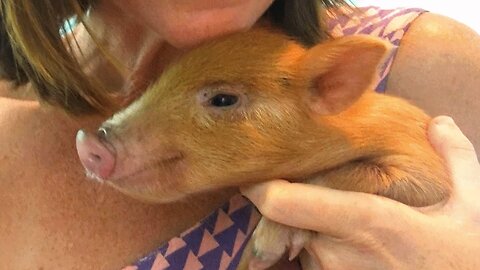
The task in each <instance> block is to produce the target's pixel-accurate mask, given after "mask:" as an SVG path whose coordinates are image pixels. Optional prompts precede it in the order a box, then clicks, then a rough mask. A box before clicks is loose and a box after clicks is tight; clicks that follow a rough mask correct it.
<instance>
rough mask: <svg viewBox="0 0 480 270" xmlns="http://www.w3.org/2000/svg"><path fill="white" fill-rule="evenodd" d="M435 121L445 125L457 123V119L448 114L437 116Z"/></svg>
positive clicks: (437, 123)
mask: <svg viewBox="0 0 480 270" xmlns="http://www.w3.org/2000/svg"><path fill="white" fill-rule="evenodd" d="M433 121H434V124H435V125H445V126H450V125H454V126H455V125H456V124H455V121H453V118H451V117H450V116H446V115H442V116H438V117H435V119H434V120H433Z"/></svg>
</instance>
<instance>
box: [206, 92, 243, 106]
mask: <svg viewBox="0 0 480 270" xmlns="http://www.w3.org/2000/svg"><path fill="white" fill-rule="evenodd" d="M237 101H238V97H237V96H234V95H228V94H218V95H216V96H214V97H212V98H211V99H210V105H212V106H215V107H228V106H232V105H234V104H235V103H237Z"/></svg>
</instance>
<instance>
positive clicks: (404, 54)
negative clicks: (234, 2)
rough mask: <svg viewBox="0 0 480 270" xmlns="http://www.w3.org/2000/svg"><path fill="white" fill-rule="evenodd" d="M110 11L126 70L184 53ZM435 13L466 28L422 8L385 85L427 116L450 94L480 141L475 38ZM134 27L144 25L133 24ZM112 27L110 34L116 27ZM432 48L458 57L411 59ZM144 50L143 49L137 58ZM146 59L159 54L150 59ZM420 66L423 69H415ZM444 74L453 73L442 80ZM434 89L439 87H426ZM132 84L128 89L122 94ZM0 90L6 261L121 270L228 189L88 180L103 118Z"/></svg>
mask: <svg viewBox="0 0 480 270" xmlns="http://www.w3.org/2000/svg"><path fill="white" fill-rule="evenodd" d="M126 2H128V1H126ZM132 3H133V2H132ZM111 10H113V9H111ZM112 12H113V11H112ZM118 12H121V11H118ZM110 15H111V16H107V15H105V16H104V19H108V18H110V19H112V18H117V19H118V18H122V20H124V21H128V25H129V26H130V28H127V29H130V30H131V31H132V32H133V30H134V29H137V31H134V33H136V34H138V35H139V36H138V37H137V38H136V39H128V38H127V37H128V34H125V38H124V39H122V40H123V41H124V43H123V45H124V48H126V49H125V50H124V51H122V52H119V51H116V52H115V51H114V52H115V55H116V56H118V57H119V59H120V60H121V61H123V62H124V63H127V64H128V65H129V67H130V69H131V71H132V72H134V71H139V70H140V72H137V73H136V74H138V76H139V78H149V77H153V76H156V75H157V73H159V72H161V69H162V66H163V65H164V64H165V63H167V62H168V61H172V59H171V55H177V54H181V52H182V50H184V49H185V47H182V48H180V49H178V48H175V46H172V45H168V44H166V43H165V42H162V38H161V37H160V36H159V35H157V34H154V33H157V32H155V31H152V29H151V28H149V27H148V26H147V25H149V24H148V23H147V22H136V21H132V20H130V19H129V20H126V19H125V18H127V17H126V16H115V14H110ZM117 15H118V14H117ZM128 18H130V17H128ZM432 21H433V22H435V23H436V25H438V27H440V28H445V29H448V27H447V25H453V26H451V27H457V29H456V30H455V31H457V32H458V31H469V30H467V29H465V28H464V27H463V26H461V25H459V24H457V23H452V22H451V21H449V20H448V19H445V18H440V17H437V16H435V15H428V14H427V15H423V16H422V17H421V18H420V19H418V20H417V21H416V22H415V23H414V25H413V26H412V27H411V30H410V32H409V34H407V36H406V37H405V39H404V41H403V43H402V48H404V49H401V50H400V52H399V54H398V55H397V58H396V61H395V63H394V66H393V71H392V73H391V79H390V82H389V86H388V88H389V89H397V91H396V92H393V90H392V91H390V90H387V91H390V93H395V94H399V95H401V96H405V97H407V98H411V99H412V100H414V102H417V103H418V104H420V105H421V106H423V107H424V108H426V109H427V111H429V112H430V113H432V114H437V112H438V111H436V110H437V109H440V108H439V107H437V106H436V105H435V104H442V103H441V101H442V100H448V101H449V109H450V110H449V111H444V112H443V113H445V114H448V115H451V116H452V117H453V118H454V119H456V122H457V123H459V125H460V127H461V128H462V130H464V131H465V133H466V134H467V136H469V137H470V138H471V139H472V141H473V142H474V144H475V145H476V146H477V148H478V146H479V145H480V141H478V139H479V138H480V127H479V126H478V125H476V124H475V122H474V121H473V119H472V118H471V117H470V115H473V116H475V115H478V114H479V113H480V111H479V110H480V106H473V104H471V105H469V106H467V105H465V103H464V102H465V101H468V100H475V97H476V96H478V90H477V86H478V85H480V76H471V75H469V74H478V68H479V65H480V60H479V59H474V60H472V64H471V65H461V63H462V62H461V61H463V60H462V59H464V57H472V55H473V53H476V55H480V53H479V51H480V49H479V48H478V47H477V48H475V47H474V45H472V44H474V42H473V41H468V44H470V45H468V47H469V49H468V50H466V49H465V48H463V47H462V46H464V45H462V44H458V42H456V41H455V39H461V35H460V34H458V35H457V34H453V33H452V32H442V33H439V32H436V31H434V30H432V29H431V27H429V26H428V24H429V23H430V22H432ZM123 23H126V22H123ZM110 25H116V24H115V23H113V24H110ZM139 25H143V27H140V28H138V27H139ZM449 27H450V26H449ZM139 29H141V30H139ZM109 30H110V31H111V33H112V35H113V34H116V32H115V31H117V30H118V29H109ZM171 32H172V33H174V32H175V29H174V28H172V30H171ZM124 33H127V32H124ZM218 34H221V33H214V34H212V35H208V38H210V37H213V36H217V35H218ZM432 35H433V37H437V38H440V39H443V40H446V39H447V38H448V40H452V42H451V43H444V44H443V45H440V44H439V43H438V42H429V41H425V42H424V41H423V40H424V39H427V40H428V39H430V38H432ZM443 35H446V36H443ZM179 39H180V40H181V38H179ZM203 39H204V37H199V38H198V39H196V40H194V41H191V42H190V41H189V42H187V41H185V43H181V44H182V46H183V45H185V46H187V47H188V46H192V45H194V44H195V42H196V41H197V40H200V41H201V40H203ZM477 39H478V38H477ZM125 41H128V42H125ZM146 41H148V42H146ZM172 41H173V39H172ZM461 41H462V42H467V41H465V40H461ZM87 43H88V42H87ZM172 43H173V42H172ZM476 43H477V44H480V43H478V42H476ZM140 44H146V45H145V46H143V47H142V46H140ZM442 46H445V47H444V48H442ZM465 46H467V45H465ZM432 48H436V49H438V50H448V51H450V52H451V54H452V56H451V57H452V58H453V59H457V58H458V59H457V60H458V62H457V63H458V65H457V66H452V64H450V63H444V62H431V63H428V62H427V61H425V62H422V64H421V65H420V64H419V60H414V61H410V60H409V59H411V55H412V53H410V52H411V51H415V55H416V57H419V58H420V59H422V57H424V58H426V59H433V60H431V61H441V59H439V58H438V57H433V58H430V57H431V55H429V53H431V49H432ZM167 52H168V53H167ZM172 52H174V53H172ZM92 53H93V54H94V52H92ZM142 55H149V56H147V57H144V58H142V57H141V56H142ZM151 57H159V58H156V59H162V60H161V61H158V62H153V61H149V60H151V59H152V58H151ZM157 63H158V65H157ZM90 64H91V66H89V67H88V69H87V70H90V71H91V72H92V73H95V72H96V71H99V70H105V63H103V62H101V61H98V62H93V63H90ZM142 69H143V71H141V70H142ZM418 74H422V75H423V76H415V75H418ZM445 74H448V75H449V76H452V77H449V78H450V79H448V78H446V77H445V76H444V75H445ZM105 76H106V75H105ZM108 77H109V82H112V83H115V84H116V85H119V86H124V85H126V84H127V82H126V80H127V78H123V77H122V76H120V75H118V74H113V75H112V74H109V76H108ZM453 78H455V83H456V84H455V85H456V87H457V88H456V89H464V91H463V92H462V94H461V95H460V94H459V93H458V92H457V93H455V97H462V98H464V101H461V100H452V99H451V96H450V95H449V94H448V93H449V92H448V91H449V89H450V87H449V85H450V84H451V83H452V80H453ZM442 80H447V81H442ZM426 83H428V86H429V87H428V88H425V93H418V92H417V94H416V95H414V94H413V93H410V92H409V91H408V90H409V89H418V87H415V86H416V85H422V84H423V85H425V84H426ZM403 86H405V87H403ZM410 87H411V88H410ZM432 87H434V89H435V90H434V93H436V94H435V95H431V94H429V93H432V92H429V91H430V90H429V89H432ZM130 91H132V90H131V89H128V87H127V89H126V92H127V93H129V92H130ZM0 93H1V95H2V96H5V97H3V98H0V126H1V127H2V128H1V129H0V149H2V151H1V153H0V239H2V240H3V241H1V242H0V250H2V252H0V261H1V262H2V267H5V268H6V269H20V270H22V269H41V268H43V269H91V268H92V267H95V269H118V268H121V267H122V266H124V265H126V264H127V263H130V262H132V261H133V260H135V259H137V258H138V257H140V256H141V255H142V254H144V253H145V252H148V251H150V250H152V249H153V248H155V247H156V246H158V245H159V244H160V243H161V242H162V241H163V240H165V239H168V238H170V237H172V236H174V235H175V234H177V233H179V232H180V231H182V230H184V229H185V228H187V227H188V226H190V225H191V224H193V223H194V222H196V221H197V220H198V219H199V218H201V217H202V216H204V215H206V214H207V213H208V212H210V211H211V210H213V209H214V208H215V207H216V206H218V205H219V204H221V203H222V202H224V201H226V200H227V199H228V197H230V195H231V194H232V192H233V191H226V192H225V193H220V194H218V193H216V194H213V195H209V196H205V197H206V198H208V199H203V200H201V199H198V198H197V199H194V200H195V203H194V204H180V205H178V204H176V205H175V206H171V205H147V204H143V203H140V202H137V201H135V200H133V199H130V198H128V197H126V196H124V195H121V194H119V193H118V192H116V191H114V190H112V189H111V188H109V187H106V186H100V185H97V184H95V183H92V182H89V181H87V180H85V177H84V175H83V170H82V168H81V165H80V163H79V162H78V159H77V157H76V152H75V148H74V142H75V140H74V138H75V133H76V131H77V129H78V128H80V127H85V126H87V127H91V128H93V127H96V126H98V124H99V123H100V122H102V121H103V120H104V117H99V116H93V117H85V118H69V117H66V116H65V115H64V114H63V113H62V112H60V111H59V110H57V109H52V108H47V107H42V106H39V105H38V103H37V102H36V101H25V100H20V99H15V97H12V96H11V94H6V95H5V94H4V93H5V92H4V91H3V92H2V91H1V90H0ZM20 97H21V95H20ZM455 108H457V109H455ZM475 110H476V111H475ZM4 149H5V150H4ZM205 197H204V198H205ZM192 207H195V208H194V209H192ZM165 217H168V219H166V218H165ZM66 251H67V252H66Z"/></svg>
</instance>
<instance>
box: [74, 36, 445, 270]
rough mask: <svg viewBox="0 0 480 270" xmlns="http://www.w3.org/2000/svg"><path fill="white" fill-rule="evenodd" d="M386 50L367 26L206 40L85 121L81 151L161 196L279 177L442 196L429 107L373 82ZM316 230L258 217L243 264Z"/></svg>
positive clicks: (91, 169) (104, 177) (136, 191)
mask: <svg viewBox="0 0 480 270" xmlns="http://www.w3.org/2000/svg"><path fill="white" fill-rule="evenodd" d="M389 52H390V47H389V45H388V44H387V43H385V42H383V41H381V40H379V39H376V38H373V37H368V36H350V37H343V38H338V39H335V40H331V41H327V42H325V43H322V44H319V45H316V46H314V47H312V48H305V47H304V46H302V45H300V44H299V43H298V42H296V41H295V40H293V39H291V38H289V37H288V36H286V35H285V34H283V33H281V32H278V31H276V30H273V29H266V28H257V29H253V30H251V31H248V32H244V33H238V34H234V35H231V36H228V37H226V38H224V39H221V40H217V41H214V42H210V43H208V44H205V45H203V46H201V47H199V48H196V49H194V50H192V51H191V52H189V53H187V54H186V55H185V56H183V57H182V58H181V59H179V60H178V61H177V62H175V63H174V64H172V65H171V66H169V67H168V68H167V69H166V70H165V71H164V73H163V74H162V76H161V77H160V78H159V79H158V80H157V81H156V82H155V83H154V84H153V85H151V86H150V87H149V89H148V90H147V91H146V92H145V93H144V94H143V96H141V97H140V98H139V99H138V100H136V101H135V102H133V103H132V104H131V105H130V106H128V107H127V108H126V109H124V110H122V111H120V112H118V113H116V114H115V115H114V116H113V117H112V118H111V119H109V120H108V121H106V122H105V123H104V124H103V125H102V126H101V127H100V128H99V130H98V132H97V134H96V135H95V134H90V133H87V132H84V131H79V132H78V136H77V149H78V154H79V157H80V160H81V162H82V164H83V165H84V167H85V169H86V171H87V172H88V175H89V176H90V177H92V178H94V179H98V180H101V181H105V182H106V183H108V184H110V185H112V186H113V187H115V188H117V189H118V190H120V191H122V192H124V193H126V194H128V195H131V196H134V197H136V198H141V199H144V200H149V201H154V202H160V203H167V202H173V201H177V200H181V199H182V198H185V197H187V196H189V195H191V194H196V193H200V192H203V191H207V190H213V189H219V188H223V187H227V186H240V185H243V184H251V183H255V182H260V181H265V180H271V179H278V178H281V179H287V180H290V181H295V182H308V183H311V184H314V185H322V186H325V187H329V188H335V189H341V190H349V191H358V192H367V193H373V194H378V195H381V196H385V197H389V198H391V199H394V200H397V201H400V202H402V203H405V204H408V205H411V206H426V205H431V204H434V203H437V202H439V201H441V200H444V199H446V198H447V197H448V196H449V194H450V193H451V185H452V184H451V181H450V180H449V177H448V173H447V171H446V169H445V167H444V165H443V161H442V159H441V158H440V157H439V156H438V155H437V154H436V153H435V152H434V150H433V148H432V147H431V145H430V143H429V142H428V140H427V135H426V134H427V133H426V129H427V124H428V122H429V121H430V117H429V116H427V115H426V114H425V113H424V112H423V111H422V110H420V109H419V108H417V107H415V106H413V105H411V104H410V103H408V102H407V101H405V100H402V99H400V98H396V97H392V96H388V95H382V94H377V93H375V92H374V91H373V90H372V87H371V85H372V82H373V81H374V80H375V76H376V74H377V69H378V67H379V65H381V64H383V63H384V61H385V58H386V57H387V55H388V54H389ZM299 211H301V210H299ZM319 219H321V217H319ZM312 234H313V233H312V232H308V231H304V230H299V229H294V228H290V227H287V226H284V225H281V224H276V223H274V222H272V221H269V220H267V219H262V221H261V222H260V224H259V226H258V227H257V229H256V231H255V233H254V235H253V237H252V240H251V242H250V243H249V245H248V248H249V250H247V251H246V252H245V253H244V257H243V259H242V262H241V265H240V268H239V269H266V268H269V267H271V266H272V265H274V264H275V263H276V262H277V261H278V260H279V259H280V258H281V257H282V256H283V255H284V254H285V253H286V252H288V253H289V254H288V255H289V257H290V259H293V258H294V257H296V256H297V255H298V253H299V252H301V251H302V249H303V247H304V245H306V244H307V243H308V241H309V239H310V238H311V236H312Z"/></svg>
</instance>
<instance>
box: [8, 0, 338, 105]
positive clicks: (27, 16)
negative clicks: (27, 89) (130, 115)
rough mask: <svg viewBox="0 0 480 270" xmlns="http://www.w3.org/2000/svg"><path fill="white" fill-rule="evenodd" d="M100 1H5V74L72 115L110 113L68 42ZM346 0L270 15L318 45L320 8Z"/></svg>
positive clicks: (284, 4) (281, 4) (107, 95)
mask: <svg viewBox="0 0 480 270" xmlns="http://www.w3.org/2000/svg"><path fill="white" fill-rule="evenodd" d="M95 2H96V0H61V1H59V0H35V1H32V0H1V2H0V3H1V6H0V15H1V18H2V22H1V25H0V39H1V40H0V57H1V61H2V63H1V64H0V76H1V77H2V78H4V79H8V80H12V81H15V82H16V83H18V84H24V83H26V82H31V83H32V84H33V87H34V89H35V91H36V92H37V94H38V96H39V97H40V98H41V99H42V100H44V101H46V102H48V103H50V104H53V105H57V106H61V107H62V108H63V109H65V110H66V111H68V112H70V113H74V114H82V113H91V112H106V111H107V110H108V109H111V108H112V107H113V105H114V102H113V100H112V92H111V90H109V89H108V88H107V87H106V86H105V85H104V84H102V83H101V82H99V81H98V80H95V78H92V77H90V76H87V75H86V74H85V73H84V72H83V70H82V68H81V67H80V64H79V61H78V59H77V58H76V57H75V56H74V55H72V54H71V53H70V51H71V48H72V47H73V46H77V45H76V44H75V42H76V41H75V38H74V37H73V38H72V39H64V38H63V37H62V32H63V33H64V32H68V30H69V29H68V28H69V26H68V20H69V19H70V18H72V17H73V16H75V17H76V18H77V20H78V21H79V22H82V19H83V18H84V16H85V13H86V11H87V10H88V9H89V8H94V6H95ZM345 4H346V3H345V0H295V1H291V0H276V1H274V2H273V4H272V6H271V7H270V9H269V10H268V11H267V13H266V16H270V18H271V19H272V21H273V22H274V23H275V24H276V25H277V26H278V27H279V28H282V29H284V30H285V31H286V32H287V33H288V34H290V35H292V36H293V37H296V38H298V40H299V41H301V42H303V43H304V44H305V45H313V44H314V43H317V42H319V41H321V40H323V39H325V38H326V37H327V32H326V30H325V26H324V25H323V24H322V23H321V22H322V20H321V19H319V17H318V16H319V15H318V14H319V13H318V11H319V8H327V7H334V6H340V5H345Z"/></svg>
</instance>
